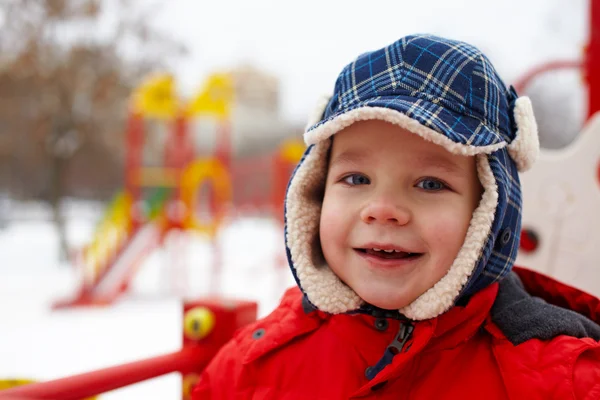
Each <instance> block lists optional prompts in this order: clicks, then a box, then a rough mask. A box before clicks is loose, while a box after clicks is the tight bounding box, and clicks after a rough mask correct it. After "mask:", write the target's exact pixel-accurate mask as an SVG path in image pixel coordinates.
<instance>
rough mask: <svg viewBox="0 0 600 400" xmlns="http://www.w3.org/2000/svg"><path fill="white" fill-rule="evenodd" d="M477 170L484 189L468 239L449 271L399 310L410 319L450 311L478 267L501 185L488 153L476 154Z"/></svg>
mask: <svg viewBox="0 0 600 400" xmlns="http://www.w3.org/2000/svg"><path fill="white" fill-rule="evenodd" d="M477 173H478V175H479V180H480V181H481V184H482V186H483V188H484V192H483V195H482V197H481V202H480V203H479V206H478V207H477V209H475V211H474V212H473V218H472V219H471V223H470V225H469V229H468V230H467V234H466V236H465V242H464V244H463V246H462V247H461V249H460V250H459V251H458V254H457V256H456V259H455V260H454V263H453V264H452V266H451V267H450V269H449V270H448V273H447V274H446V275H445V276H444V277H443V278H442V279H440V280H439V282H437V283H436V284H435V285H434V286H433V287H432V288H430V289H429V290H427V291H426V292H425V293H423V294H422V295H421V296H419V297H418V298H417V299H416V300H415V301H413V302H412V303H411V304H409V305H408V306H406V307H403V308H401V309H400V312H401V313H402V314H403V315H405V316H406V317H408V318H410V319H413V320H424V319H430V318H434V317H437V316H438V315H440V314H442V313H444V312H445V311H447V310H448V309H449V308H450V307H452V305H453V304H454V301H455V300H456V298H457V297H458V295H459V294H460V291H461V290H462V288H463V287H464V286H465V284H466V283H467V281H468V280H469V278H470V277H471V274H472V273H473V270H474V269H475V265H476V264H477V260H478V259H479V256H480V255H481V251H482V250H483V246H484V245H485V242H486V240H487V237H488V235H489V234H490V231H491V230H492V223H493V222H494V215H495V211H496V207H497V206H498V186H497V184H496V180H495V179H494V174H493V173H492V169H491V168H490V163H489V161H488V158H487V156H486V155H478V156H477Z"/></svg>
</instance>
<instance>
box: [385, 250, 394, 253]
mask: <svg viewBox="0 0 600 400" xmlns="http://www.w3.org/2000/svg"><path fill="white" fill-rule="evenodd" d="M384 251H385V252H386V253H393V252H394V250H384Z"/></svg>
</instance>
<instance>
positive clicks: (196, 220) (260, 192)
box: [56, 74, 304, 308]
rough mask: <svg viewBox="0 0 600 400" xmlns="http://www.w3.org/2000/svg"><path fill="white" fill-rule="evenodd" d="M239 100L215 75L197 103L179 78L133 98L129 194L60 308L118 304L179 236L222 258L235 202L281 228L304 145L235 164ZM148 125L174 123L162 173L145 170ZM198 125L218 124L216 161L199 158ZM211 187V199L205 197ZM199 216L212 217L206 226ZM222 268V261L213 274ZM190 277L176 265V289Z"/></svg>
mask: <svg viewBox="0 0 600 400" xmlns="http://www.w3.org/2000/svg"><path fill="white" fill-rule="evenodd" d="M233 97H234V93H233V83H232V79H231V77H230V76H228V75H226V74H215V75H212V76H210V77H209V78H208V79H207V82H206V84H205V86H204V87H203V88H202V90H201V91H200V93H199V94H198V96H196V97H195V98H194V99H192V101H190V102H189V103H188V104H184V105H182V104H180V103H179V102H178V100H177V98H176V96H175V94H174V82H173V79H172V78H171V77H170V76H166V75H162V76H155V77H152V78H150V79H149V80H148V81H147V82H145V83H144V84H143V85H142V86H141V87H140V88H139V89H138V90H137V91H136V92H135V93H134V95H133V97H132V104H131V110H130V114H129V121H128V126H127V135H126V137H127V138H126V164H125V165H126V170H125V188H124V190H123V191H122V192H120V193H118V194H117V195H116V196H115V197H114V199H113V200H112V201H111V203H110V204H109V206H108V207H107V209H106V212H105V214H104V216H103V218H102V220H101V222H100V223H99V224H98V227H97V230H96V232H95V234H94V238H93V240H92V242H91V243H90V244H89V245H88V246H86V247H85V248H84V249H83V250H82V251H81V252H79V253H78V254H77V257H76V260H75V263H76V266H77V268H78V269H79V271H80V272H81V276H82V283H81V287H80V289H79V291H78V293H77V296H76V297H75V298H74V299H70V300H68V301H62V302H60V303H57V304H56V307H57V308H64V307H73V306H88V305H108V304H111V303H112V302H114V301H115V300H116V299H117V298H118V296H119V295H120V294H122V293H124V292H126V291H127V290H128V287H129V283H130V282H131V280H132V278H133V277H134V275H135V273H136V271H137V270H138V268H139V266H140V264H142V262H143V261H144V259H145V257H146V256H147V255H148V254H150V253H151V251H152V250H154V249H156V248H157V247H158V246H160V245H161V244H163V243H164V239H165V237H166V236H167V234H168V233H169V232H171V231H173V230H186V231H190V230H192V231H196V232H200V233H203V234H205V235H207V236H208V237H209V238H212V239H213V249H214V250H213V252H214V254H215V255H218V250H217V249H216V244H214V237H215V235H216V232H217V229H218V228H219V226H220V225H221V223H222V221H223V219H224V218H225V217H226V216H231V212H232V210H233V209H234V208H233V203H234V200H235V202H236V204H235V206H236V207H235V208H236V210H239V209H241V208H246V209H251V210H253V211H254V212H257V211H261V212H262V213H263V214H265V213H266V214H268V215H270V216H272V217H273V218H276V219H278V220H280V221H281V222H283V221H282V219H283V200H284V196H285V187H286V185H287V181H288V179H289V175H290V173H291V171H292V168H293V167H294V165H295V164H296V163H297V162H298V160H299V159H300V157H301V155H302V153H303V150H304V145H303V144H302V143H301V142H299V141H293V140H290V141H287V142H284V143H283V144H282V145H281V146H280V147H279V149H277V151H276V152H275V153H270V154H266V155H263V156H260V157H253V158H250V159H247V160H245V162H243V163H236V162H234V161H233V160H232V156H231V155H232V140H231V129H230V126H231V124H230V114H231V103H232V100H233ZM147 118H153V119H160V120H162V121H166V122H170V123H171V130H170V132H169V133H168V135H167V138H166V142H165V145H164V154H163V166H162V167H143V166H142V163H143V160H142V158H143V157H142V155H143V150H144V142H145V137H146V132H144V123H145V119H147ZM194 118H211V119H213V120H214V121H215V122H216V127H217V128H216V151H215V154H214V156H212V157H203V158H195V155H194V149H193V143H191V140H190V135H189V132H188V131H189V123H190V122H191V121H193V119H194ZM261 174H262V175H267V176H269V177H270V179H269V182H270V187H266V188H264V187H260V188H253V187H250V188H248V187H247V186H248V185H246V187H244V186H243V184H242V182H250V183H251V184H252V178H253V177H254V178H255V177H256V176H259V175H261ZM205 186H206V188H208V189H209V195H208V198H203V197H201V196H200V194H201V189H203V188H204V187H205ZM234 187H235V188H236V189H235V190H234ZM243 189H246V190H243ZM248 189H249V190H248ZM238 191H240V192H242V193H241V194H238V193H237V192H238ZM234 196H235V198H234ZM199 209H204V210H206V211H208V213H205V214H208V220H207V215H201V213H200V212H199ZM219 262H220V261H219V259H218V257H216V258H215V261H214V262H213V269H214V271H213V273H214V274H216V273H217V270H218V269H219V268H220V265H219ZM175 264H178V263H177V262H176V263H175ZM184 271H185V269H184V268H177V265H173V266H171V268H170V274H172V275H180V276H179V277H177V276H176V277H174V278H173V280H174V281H175V282H177V281H178V282H182V281H185V276H183V275H184V274H185V272H184ZM179 286H180V287H179V289H180V290H181V286H182V285H181V284H179Z"/></svg>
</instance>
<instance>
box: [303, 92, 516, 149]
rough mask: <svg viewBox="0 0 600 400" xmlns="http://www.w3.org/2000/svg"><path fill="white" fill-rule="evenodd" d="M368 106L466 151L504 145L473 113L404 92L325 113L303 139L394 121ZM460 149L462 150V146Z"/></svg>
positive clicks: (315, 139)
mask: <svg viewBox="0 0 600 400" xmlns="http://www.w3.org/2000/svg"><path fill="white" fill-rule="evenodd" d="M368 109H374V110H389V111H391V112H397V113H399V114H401V115H403V116H405V117H408V118H410V119H411V120H414V121H415V123H416V124H417V125H421V126H424V127H427V128H429V129H431V130H433V131H435V132H438V133H441V134H442V135H443V136H445V137H446V138H447V139H448V140H449V141H450V142H452V143H455V144H457V145H459V146H460V147H463V148H471V150H470V151H467V153H468V154H472V155H474V154H481V153H487V154H489V153H491V152H493V151H495V150H497V149H499V148H502V147H504V146H506V145H507V142H506V140H505V138H503V137H502V135H501V134H500V133H499V132H496V131H495V130H493V129H492V128H490V127H489V126H487V125H486V124H485V123H483V122H482V121H480V120H479V119H477V118H475V117H472V116H469V115H464V114H461V113H459V112H458V111H454V110H449V109H447V108H445V107H442V106H440V105H438V104H435V103H433V102H428V101H424V100H422V99H417V98H414V97H408V96H393V97H376V98H374V99H370V100H367V101H363V102H357V103H356V104H353V105H352V106H349V107H345V108H344V109H343V110H341V111H338V112H334V113H331V114H329V115H325V118H323V119H322V120H321V121H320V122H319V123H317V124H315V125H313V126H311V127H310V128H309V129H308V130H307V131H306V133H305V141H306V143H307V144H308V145H311V144H316V143H318V142H320V141H321V140H325V139H327V138H329V137H331V135H333V134H335V133H337V132H338V131H339V130H341V129H343V128H345V127H347V126H349V125H350V124H352V123H354V122H356V121H358V120H366V119H384V120H387V121H388V122H391V123H394V121H390V118H393V117H394V114H391V113H389V112H387V113H386V112H385V111H384V112H381V113H380V115H376V114H373V113H369V112H364V111H366V110H368ZM405 124H406V121H403V125H405ZM411 130H412V129H411ZM460 153H464V149H463V151H460Z"/></svg>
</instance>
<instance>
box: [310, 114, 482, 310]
mask: <svg viewBox="0 0 600 400" xmlns="http://www.w3.org/2000/svg"><path fill="white" fill-rule="evenodd" d="M332 146H333V147H332V149H331V156H330V161H329V169H328V174H327V181H326V187H325V197H324V200H323V209H322V212H321V224H320V239H321V247H322V249H323V254H324V255H325V259H326V260H327V263H328V264H329V266H330V267H331V269H332V270H333V271H334V272H335V273H336V274H337V275H338V276H339V277H340V279H342V281H344V282H345V283H346V284H347V285H348V286H350V287H351V288H352V289H353V290H354V291H355V292H356V293H357V294H358V295H359V296H360V297H361V298H362V299H363V300H365V301H366V302H368V303H370V304H373V305H375V306H377V307H380V308H384V309H390V310H392V309H399V308H402V307H404V306H407V305H408V304H410V303H411V302H413V301H414V300H415V299H416V298H417V297H419V296H420V295H421V294H423V293H424V292H425V291H426V290H428V289H429V288H431V287H432V286H433V285H434V284H435V283H437V282H438V281H439V280H440V279H441V278H442V277H443V276H444V275H445V274H446V272H447V271H448V269H449V268H450V266H451V265H452V263H453V261H454V259H455V258H456V255H457V253H458V251H459V249H460V248H461V246H462V244H463V242H464V239H465V234H466V232H467V228H468V226H469V222H470V221H471V217H472V214H473V211H474V210H475V208H476V207H477V205H478V203H479V200H480V198H481V194H482V187H481V184H480V182H479V179H478V178H477V171H476V166H475V158H474V157H466V156H458V155H454V154H451V153H450V152H448V151H447V150H445V149H444V148H442V147H441V146H438V145H436V144H433V143H430V142H427V141H425V140H424V139H422V138H420V137H419V136H417V135H416V134H413V133H410V132H408V131H405V130H404V129H402V128H400V127H397V126H395V125H392V124H388V123H386V122H383V121H378V120H370V121H360V122H357V123H354V124H353V125H351V126H350V127H348V128H346V129H344V130H342V131H340V132H338V133H336V134H335V139H334V141H333V145H332ZM383 250H387V252H386V251H383ZM390 251H391V252H390Z"/></svg>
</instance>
